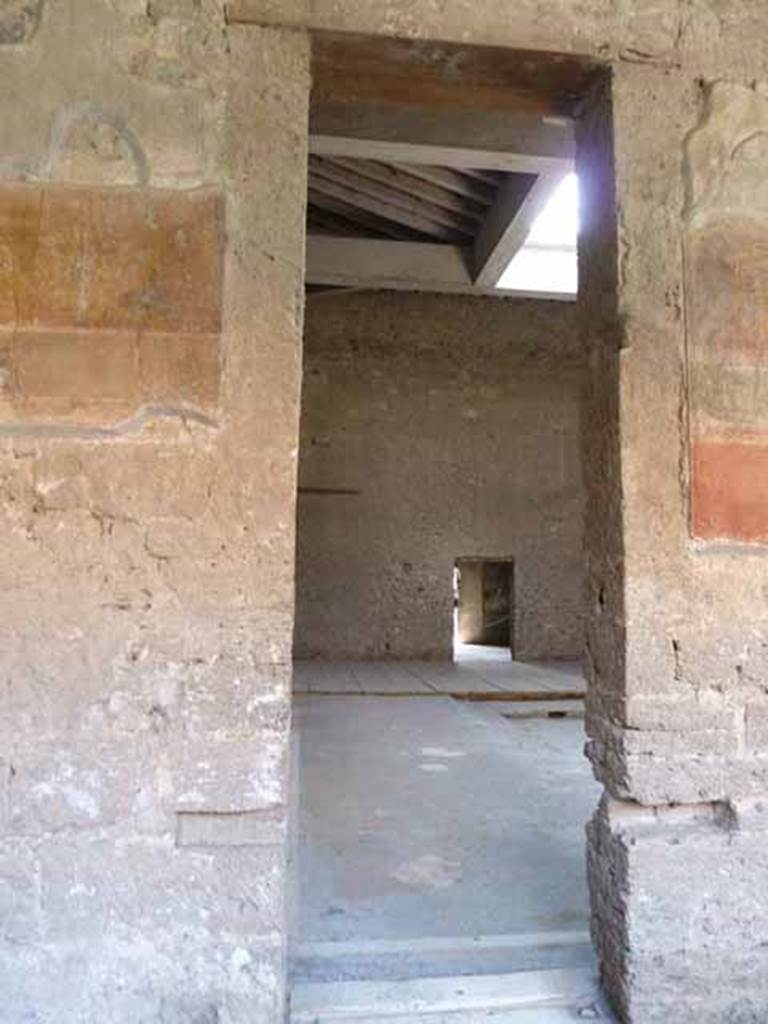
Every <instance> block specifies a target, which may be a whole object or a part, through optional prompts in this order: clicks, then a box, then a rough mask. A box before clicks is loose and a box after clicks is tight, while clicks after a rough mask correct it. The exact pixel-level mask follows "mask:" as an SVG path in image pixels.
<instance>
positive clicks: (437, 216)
mask: <svg viewBox="0 0 768 1024" xmlns="http://www.w3.org/2000/svg"><path fill="white" fill-rule="evenodd" d="M350 167H351V169H350ZM309 171H310V174H314V175H316V176H318V177H321V178H327V179H328V180H329V181H335V182H338V183H339V184H340V185H345V186H346V187H348V188H351V189H354V190H355V191H357V192H361V193H363V194H364V195H368V196H370V197H372V198H373V199H376V200H378V201H379V202H381V203H383V204H384V205H385V206H388V207H392V216H393V218H394V219H395V220H398V219H400V213H401V212H402V211H405V212H406V213H409V214H412V215H415V216H416V217H418V218H425V219H426V220H428V221H430V222H434V223H435V224H441V225H443V227H447V228H450V229H452V230H455V231H460V232H463V233H465V234H467V235H474V233H475V232H476V230H477V226H478V221H479V220H482V217H479V218H472V217H467V216H466V215H465V213H464V211H463V210H460V211H459V212H455V213H454V212H452V211H450V210H446V209H444V208H443V207H441V206H435V205H433V204H432V203H431V202H430V201H429V200H428V199H427V198H426V197H425V196H424V195H423V194H420V195H414V194H413V193H407V192H403V191H402V190H399V189H393V188H391V187H390V186H389V185H385V184H381V183H380V182H378V181H374V180H371V178H370V177H368V176H366V175H364V174H362V173H361V172H360V171H359V170H358V167H357V166H355V165H352V164H350V165H349V166H348V167H342V166H339V165H338V164H337V163H335V162H334V161H333V160H328V159H325V158H321V157H310V158H309Z"/></svg>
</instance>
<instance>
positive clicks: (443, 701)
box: [293, 658, 599, 981]
mask: <svg viewBox="0 0 768 1024" xmlns="http://www.w3.org/2000/svg"><path fill="white" fill-rule="evenodd" d="M298 667H299V673H298V682H299V690H302V689H303V690H305V691H308V692H303V693H302V692H299V693H298V694H297V696H296V700H295V705H294V706H295V727H296V732H297V739H298V749H299V761H300V809H299V825H298V838H297V858H296V859H297V874H298V899H297V909H296V912H295V918H296V920H295V923H294V929H293V931H294V957H293V961H294V963H293V972H294V977H300V978H302V979H303V980H317V981H325V980H329V979H334V978H347V979H349V978H353V979H354V978H369V977H373V976H376V977H379V978H399V977H409V976H410V977H414V976H419V977H427V976H430V975H432V976H435V975H449V974H482V973H489V972H494V973H502V972H505V971H516V970H528V969H535V968H552V967H557V968H564V967H566V968H568V967H573V966H579V965H582V964H587V963H591V952H590V950H589V947H588V944H587V940H586V930H587V924H588V916H587V891H586V882H585V877H584V825H585V823H586V821H587V819H588V818H589V816H590V814H591V813H592V811H593V809H594V807H595V805H596V803H597V799H598V796H599V787H598V786H597V784H596V783H595V782H594V781H593V780H592V778H591V774H590V771H589V767H588V765H587V762H586V761H585V759H584V756H583V753H582V746H583V721H582V720H581V719H580V718H579V717H564V718H550V717H546V716H547V715H548V714H549V712H550V711H551V710H553V709H555V710H557V711H559V710H560V709H562V710H563V711H565V710H566V709H567V711H568V713H569V714H571V715H573V714H574V709H578V707H579V703H578V702H573V701H571V702H568V703H565V702H563V703H560V702H557V703H553V702H546V703H545V702H541V703H538V702H536V703H532V704H531V703H528V704H525V705H522V704H517V703H515V702H507V701H501V702H493V703H490V704H485V703H483V704H469V703H466V702H463V701H461V702H460V701H456V700H453V699H452V698H450V697H449V696H443V695H436V694H435V693H434V691H432V693H431V695H424V696H418V695H417V696H409V697H391V696H390V697H376V696H364V695H362V696H361V692H362V693H364V692H365V691H364V688H365V687H366V686H368V685H374V684H375V686H376V687H379V686H381V684H382V681H384V680H386V681H387V683H388V684H389V685H390V687H391V689H392V690H395V691H396V692H401V691H405V690H407V689H408V687H410V686H412V685H413V683H412V681H413V680H416V681H417V682H418V681H421V682H423V683H424V685H425V686H430V685H431V686H441V687H442V686H443V685H445V684H446V681H448V682H449V683H450V685H451V686H452V685H453V681H455V680H456V679H459V681H460V687H459V688H460V689H467V683H468V682H469V681H470V680H472V681H474V682H478V681H479V683H480V684H482V685H483V686H484V687H485V686H487V685H495V686H497V687H499V688H502V689H503V688H506V687H513V688H514V687H518V688H520V689H523V690H526V691H528V690H531V689H535V688H540V689H541V690H543V691H547V690H561V689H563V688H564V687H563V680H564V679H565V681H566V683H567V688H570V687H571V685H572V684H575V683H579V684H580V685H582V686H583V683H582V682H581V681H580V679H579V677H578V675H577V673H576V671H575V670H574V669H573V668H572V667H571V668H568V667H563V666H556V667H545V666H525V665H519V664H511V663H510V662H509V661H504V660H503V659H500V660H496V659H493V658H491V659H486V660H485V662H484V664H479V663H478V664H473V663H472V662H470V663H467V662H462V663H460V664H458V665H435V664H428V663H406V664H394V663H390V664H385V665H382V664H365V665H350V664H346V665H339V666H333V665H329V664H327V663H326V664H322V665H314V664H312V663H304V664H303V665H300V666H298ZM350 683H354V685H355V686H356V687H360V689H355V690H353V691H352V693H351V694H350V695H349V696H344V695H342V696H322V695H320V694H319V693H315V692H313V690H315V688H317V689H318V690H321V689H326V690H331V691H336V692H338V689H339V688H340V687H341V686H343V685H349V684H350ZM321 684H322V685H321ZM576 713H577V714H578V711H576ZM510 716H511V717H510ZM334 972H335V973H334Z"/></svg>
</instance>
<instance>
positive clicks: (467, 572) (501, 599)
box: [453, 558, 515, 658]
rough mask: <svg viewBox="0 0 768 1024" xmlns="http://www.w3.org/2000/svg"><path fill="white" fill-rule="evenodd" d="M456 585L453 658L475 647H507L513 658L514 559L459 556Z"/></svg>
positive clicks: (454, 573) (456, 566) (454, 577)
mask: <svg viewBox="0 0 768 1024" xmlns="http://www.w3.org/2000/svg"><path fill="white" fill-rule="evenodd" d="M453 586H454V642H453V648H454V658H456V657H457V656H459V655H460V654H461V653H462V652H464V651H465V650H466V648H468V647H474V646H478V647H495V648H505V649H506V650H508V651H509V653H510V657H512V658H514V656H515V614H514V612H515V563H514V559H512V558H503V559H495V558H457V559H456V564H455V566H454V570H453Z"/></svg>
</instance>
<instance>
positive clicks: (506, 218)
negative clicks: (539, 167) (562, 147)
mask: <svg viewBox="0 0 768 1024" xmlns="http://www.w3.org/2000/svg"><path fill="white" fill-rule="evenodd" d="M565 173H566V171H565V170H564V169H563V170H559V171H551V172H549V173H547V174H540V175H539V176H538V177H537V178H536V179H535V180H534V181H533V182H530V181H528V182H526V179H525V178H509V179H508V180H507V181H506V182H504V184H503V185H502V186H501V188H500V189H499V193H498V196H497V197H496V201H495V203H494V204H493V206H492V207H491V208H490V210H489V211H488V213H487V215H486V219H485V222H484V224H483V226H482V228H481V229H480V231H479V233H478V235H477V238H476V240H475V247H474V260H473V262H474V266H473V272H474V280H475V283H476V284H477V285H478V287H480V288H493V287H494V286H495V285H496V284H497V283H498V281H499V279H500V278H501V275H502V274H503V273H504V271H505V270H506V268H507V267H508V266H509V264H510V263H511V262H512V260H513V259H514V257H515V255H516V254H517V253H518V252H519V250H520V249H521V248H522V247H523V245H524V244H525V240H526V238H527V237H528V234H529V232H530V230H531V228H532V226H533V222H534V221H535V220H536V218H537V217H538V215H539V214H540V213H541V211H542V210H543V209H544V207H545V206H546V205H547V203H548V202H549V200H550V198H551V197H552V193H553V192H554V191H555V189H556V188H557V187H558V186H559V184H560V182H561V181H562V180H563V177H564V176H565Z"/></svg>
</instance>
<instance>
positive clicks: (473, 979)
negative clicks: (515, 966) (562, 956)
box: [290, 968, 608, 1024]
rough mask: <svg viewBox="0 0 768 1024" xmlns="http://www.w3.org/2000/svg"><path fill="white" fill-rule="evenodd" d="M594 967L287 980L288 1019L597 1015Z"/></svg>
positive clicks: (538, 1019) (386, 1023)
mask: <svg viewBox="0 0 768 1024" xmlns="http://www.w3.org/2000/svg"><path fill="white" fill-rule="evenodd" d="M601 1014H602V1010H601V1009H600V1006H599V993H598V988H597V982H596V980H595V975H594V971H593V970H592V969H590V968H566V969H562V970H552V971H518V972H516V973H514V974H496V975H467V976H455V977H443V978H416V979H411V980H409V981H389V982H381V981H342V982H325V983H316V982H307V983H303V984H298V985H295V986H294V987H293V990H292V993H291V1012H290V1024H337V1022H341V1021H365V1022H366V1024H422V1022H423V1024H476V1022H481V1021H482V1022H483V1024H485V1022H486V1021H488V1022H495V1024H502V1022H505V1021H508V1022H509V1024H529V1022H530V1024H534V1022H535V1024H545V1022H546V1024H561V1022H568V1021H570V1022H574V1021H583V1020H590V1019H591V1020H604V1021H605V1020H607V1019H608V1018H607V1017H606V1016H601Z"/></svg>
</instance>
